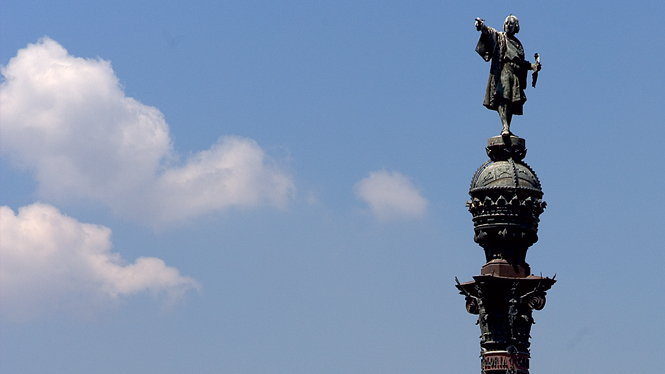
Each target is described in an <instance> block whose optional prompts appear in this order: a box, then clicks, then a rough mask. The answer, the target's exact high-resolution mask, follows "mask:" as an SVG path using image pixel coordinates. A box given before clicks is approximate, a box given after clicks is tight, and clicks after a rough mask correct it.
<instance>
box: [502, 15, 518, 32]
mask: <svg viewBox="0 0 665 374" xmlns="http://www.w3.org/2000/svg"><path fill="white" fill-rule="evenodd" d="M511 18H512V19H514V20H515V34H517V33H518V32H520V20H519V19H517V17H515V16H514V15H512V14H510V15H508V17H506V20H505V21H503V31H506V23H508V20H509V19H511Z"/></svg>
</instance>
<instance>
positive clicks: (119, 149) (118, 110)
mask: <svg viewBox="0 0 665 374" xmlns="http://www.w3.org/2000/svg"><path fill="white" fill-rule="evenodd" d="M2 74H3V75H4V77H5V82H3V83H2V85H1V86H0V107H2V111H0V149H1V151H2V152H3V153H4V154H5V155H7V156H8V157H9V158H10V159H11V160H12V161H13V162H14V163H15V164H16V165H18V166H20V167H23V168H27V169H29V170H31V171H33V172H34V176H35V179H36V180H37V182H38V184H39V192H40V194H41V195H42V196H43V197H44V198H46V199H50V200H52V201H57V202H67V201H70V200H75V199H76V200H78V199H81V198H84V199H89V200H93V201H98V202H101V203H103V204H105V205H107V206H109V207H111V208H112V209H113V211H114V212H116V213H117V214H121V215H124V216H129V217H132V218H134V219H138V220H142V221H145V222H148V223H152V224H161V223H169V222H174V221H179V220H182V219H186V218H189V217H194V216H197V215H200V214H204V213H208V212H212V211H218V210H222V209H225V208H228V207H230V206H241V207H243V206H244V207H253V206H258V205H261V204H268V205H273V206H277V207H281V208H283V207H285V206H286V205H287V204H288V202H289V200H290V199H291V198H292V196H293V194H294V191H295V186H294V183H293V180H292V178H291V176H290V175H289V174H287V173H286V172H285V171H283V170H281V169H280V168H279V167H278V166H277V165H276V163H275V162H274V161H273V160H271V159H270V158H269V157H267V156H266V154H265V152H264V151H263V149H262V148H261V147H260V146H259V145H258V144H257V143H256V142H255V141H253V140H251V139H247V138H240V137H223V138H220V139H219V141H218V142H217V143H216V144H214V145H213V146H212V147H211V149H209V150H205V151H202V152H198V153H195V154H193V155H191V156H190V157H189V158H188V159H187V160H185V161H184V163H178V160H179V156H178V155H177V154H175V153H174V151H173V146H172V140H171V136H170V134H169V128H168V125H167V123H166V121H165V120H164V116H163V114H162V113H161V112H160V111H159V110H158V109H157V108H154V107H151V106H147V105H144V104H142V103H140V102H139V101H137V100H135V99H133V98H131V97H127V96H125V93H124V92H123V90H122V87H121V86H120V84H119V82H118V78H117V77H116V76H115V73H114V72H113V69H112V67H111V64H110V62H109V61H104V60H102V59H84V58H79V57H74V56H72V55H70V54H69V53H68V52H67V50H65V49H64V48H63V47H62V46H61V45H60V44H58V43H57V42H55V41H54V40H51V39H49V38H43V39H41V40H40V41H39V42H38V43H37V44H31V45H28V47H26V48H24V49H21V50H19V51H18V54H17V55H16V56H15V57H13V58H12V59H11V60H9V63H8V64H7V66H5V67H3V68H2Z"/></svg>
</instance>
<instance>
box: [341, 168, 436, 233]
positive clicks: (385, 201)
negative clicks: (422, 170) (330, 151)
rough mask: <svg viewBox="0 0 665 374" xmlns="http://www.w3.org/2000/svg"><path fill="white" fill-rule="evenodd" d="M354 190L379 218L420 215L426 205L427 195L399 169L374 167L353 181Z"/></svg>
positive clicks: (401, 217)
mask: <svg viewBox="0 0 665 374" xmlns="http://www.w3.org/2000/svg"><path fill="white" fill-rule="evenodd" d="M354 191H355V193H356V196H357V197H358V198H359V199H361V200H363V201H365V202H366V203H367V204H368V205H369V208H370V210H371V212H372V214H374V216H375V217H376V218H377V219H378V220H380V221H390V220H396V219H409V218H418V217H422V216H423V215H424V214H425V210H426V209H427V204H428V201H427V199H425V198H424V197H422V196H421V195H420V192H419V191H418V190H417V189H416V187H414V185H413V184H412V183H411V182H410V181H409V178H407V177H406V176H404V175H402V174H400V173H398V172H392V173H389V172H387V171H373V172H371V173H369V177H367V178H363V179H361V180H360V182H358V183H356V185H355V187H354Z"/></svg>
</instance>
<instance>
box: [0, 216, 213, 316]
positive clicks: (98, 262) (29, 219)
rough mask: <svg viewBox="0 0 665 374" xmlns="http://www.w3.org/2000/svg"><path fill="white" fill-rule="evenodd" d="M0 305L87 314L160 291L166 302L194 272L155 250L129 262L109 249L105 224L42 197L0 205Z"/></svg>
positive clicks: (34, 312) (20, 312) (17, 311)
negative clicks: (11, 205) (180, 268)
mask: <svg viewBox="0 0 665 374" xmlns="http://www.w3.org/2000/svg"><path fill="white" fill-rule="evenodd" d="M0 235H2V237H1V239H0V312H1V313H2V315H3V316H4V317H7V318H10V319H13V320H25V319H30V318H34V317H38V316H40V315H43V314H45V313H48V312H51V311H55V310H62V309H64V310H67V311H68V312H72V311H73V312H76V313H83V314H90V313H93V312H94V311H95V308H97V307H101V306H104V305H106V304H108V303H109V302H112V301H113V300H116V299H118V298H120V297H122V296H126V295H133V294H137V293H140V292H150V293H153V294H156V295H163V296H164V297H165V298H166V300H165V301H166V302H167V303H171V302H173V301H176V300H178V299H179V298H180V297H181V296H183V294H184V293H185V292H186V291H187V290H190V289H200V285H199V283H198V282H197V281H195V280H194V279H192V278H189V277H184V276H181V275H180V272H179V271H178V270H177V269H176V268H173V267H169V266H166V265H165V264H164V261H162V260H160V259H158V258H154V257H141V258H139V259H137V260H136V262H134V263H133V264H127V263H126V262H125V261H124V260H123V259H122V258H121V257H120V255H119V254H118V253H113V252H111V248H112V243H111V230H110V229H109V228H107V227H104V226H99V225H93V224H88V223H81V222H79V221H77V220H76V219H74V218H71V217H68V216H65V215H63V214H61V213H60V211H58V209H56V208H55V207H53V206H51V205H47V204H40V203H36V204H32V205H29V206H25V207H21V208H19V210H18V214H15V213H14V211H13V210H12V209H11V208H9V207H7V206H2V207H0Z"/></svg>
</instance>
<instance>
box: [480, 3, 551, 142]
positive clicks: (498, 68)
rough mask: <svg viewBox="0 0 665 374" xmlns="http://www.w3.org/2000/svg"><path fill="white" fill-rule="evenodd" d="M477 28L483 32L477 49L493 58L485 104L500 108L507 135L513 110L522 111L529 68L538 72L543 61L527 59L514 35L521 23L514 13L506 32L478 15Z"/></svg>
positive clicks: (495, 108)
mask: <svg viewBox="0 0 665 374" xmlns="http://www.w3.org/2000/svg"><path fill="white" fill-rule="evenodd" d="M476 29H477V30H478V31H480V32H481V35H480V40H479V41H478V45H477V46H476V52H478V54H479V55H480V56H481V57H482V58H483V59H484V60H485V61H490V60H492V65H491V67H490V76H489V79H488V81H487V90H486V91H485V100H484V102H483V105H485V106H486V107H487V109H492V110H496V111H497V112H499V117H500V118H501V123H502V124H503V130H502V131H501V135H503V136H508V135H510V134H511V132H510V122H511V120H512V118H513V114H516V115H522V106H523V105H524V102H525V101H526V95H525V94H524V89H525V88H526V76H527V74H528V71H529V70H534V71H536V72H537V71H539V70H540V68H541V65H540V62H538V61H536V63H534V64H532V63H530V62H529V61H526V60H525V59H524V48H523V47H522V43H520V41H519V40H517V38H516V37H515V34H517V33H518V32H519V31H520V23H519V20H518V19H517V17H515V16H514V15H512V14H511V15H509V16H508V17H506V21H505V22H504V23H503V32H499V31H496V30H495V29H493V28H491V27H489V26H486V25H485V22H484V20H482V19H480V18H476Z"/></svg>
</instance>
